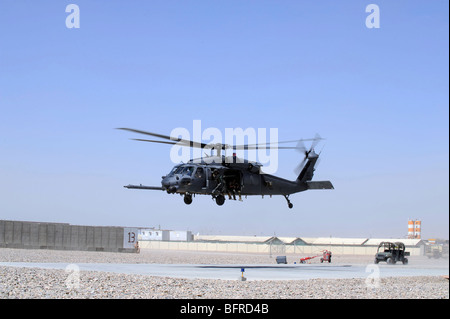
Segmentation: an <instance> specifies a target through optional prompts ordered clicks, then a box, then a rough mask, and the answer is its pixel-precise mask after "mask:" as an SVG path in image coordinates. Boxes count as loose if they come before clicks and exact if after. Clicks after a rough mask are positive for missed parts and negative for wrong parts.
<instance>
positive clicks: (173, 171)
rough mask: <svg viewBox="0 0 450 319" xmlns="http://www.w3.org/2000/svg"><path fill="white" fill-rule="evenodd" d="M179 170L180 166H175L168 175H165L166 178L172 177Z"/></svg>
mask: <svg viewBox="0 0 450 319" xmlns="http://www.w3.org/2000/svg"><path fill="white" fill-rule="evenodd" d="M178 169H180V166H175V167H174V168H172V170H171V171H170V173H169V174H167V176H172V175H173V174H175V172H176V171H177V170H178Z"/></svg>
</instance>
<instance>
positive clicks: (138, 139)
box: [130, 138, 177, 145]
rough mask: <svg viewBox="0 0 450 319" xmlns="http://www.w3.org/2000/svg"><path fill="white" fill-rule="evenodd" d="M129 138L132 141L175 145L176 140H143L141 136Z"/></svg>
mask: <svg viewBox="0 0 450 319" xmlns="http://www.w3.org/2000/svg"><path fill="white" fill-rule="evenodd" d="M130 140H133V141H140V142H152V143H161V144H171V145H176V144H177V142H166V141H155V140H145V139H142V138H130Z"/></svg>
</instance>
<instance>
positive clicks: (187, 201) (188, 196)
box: [184, 194, 192, 205]
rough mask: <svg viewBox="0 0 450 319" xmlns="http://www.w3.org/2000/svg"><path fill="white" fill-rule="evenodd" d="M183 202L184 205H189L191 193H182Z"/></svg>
mask: <svg viewBox="0 0 450 319" xmlns="http://www.w3.org/2000/svg"><path fill="white" fill-rule="evenodd" d="M184 203H185V204H186V205H190V204H191V203H192V195H188V194H186V195H184Z"/></svg>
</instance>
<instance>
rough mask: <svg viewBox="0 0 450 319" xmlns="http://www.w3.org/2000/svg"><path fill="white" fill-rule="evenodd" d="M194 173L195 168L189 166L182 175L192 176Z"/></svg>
mask: <svg viewBox="0 0 450 319" xmlns="http://www.w3.org/2000/svg"><path fill="white" fill-rule="evenodd" d="M192 172H194V168H193V167H192V166H187V167H185V168H184V170H183V172H182V174H183V175H188V176H192Z"/></svg>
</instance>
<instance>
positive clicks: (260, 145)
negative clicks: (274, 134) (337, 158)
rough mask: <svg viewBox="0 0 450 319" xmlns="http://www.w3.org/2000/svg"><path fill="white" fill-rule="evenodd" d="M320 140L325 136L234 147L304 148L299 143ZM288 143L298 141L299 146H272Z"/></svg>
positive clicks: (247, 148) (240, 148)
mask: <svg viewBox="0 0 450 319" xmlns="http://www.w3.org/2000/svg"><path fill="white" fill-rule="evenodd" d="M319 140H323V138H321V137H320V136H318V135H317V134H316V137H314V138H302V139H299V140H291V141H278V142H271V143H260V144H243V145H235V146H233V149H239V150H242V149H243V150H255V149H256V150H257V149H267V148H271V149H299V150H301V149H303V148H304V146H299V145H304V144H303V142H305V141H313V143H316V144H317V142H318V141H319ZM286 143H297V146H285V147H283V146H272V145H274V144H275V145H276V144H286Z"/></svg>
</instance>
